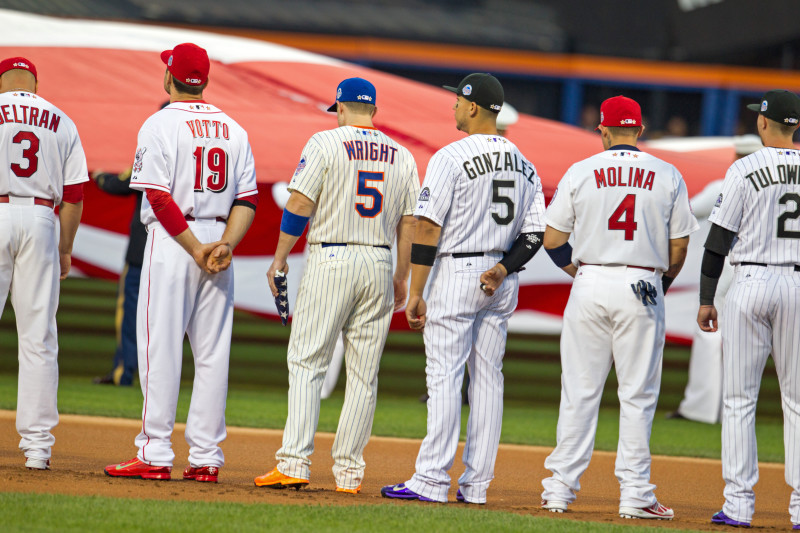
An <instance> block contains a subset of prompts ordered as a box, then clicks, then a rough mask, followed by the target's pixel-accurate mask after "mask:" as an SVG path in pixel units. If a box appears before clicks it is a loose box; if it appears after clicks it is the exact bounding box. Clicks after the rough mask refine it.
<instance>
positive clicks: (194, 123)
mask: <svg viewBox="0 0 800 533" xmlns="http://www.w3.org/2000/svg"><path fill="white" fill-rule="evenodd" d="M186 125H187V126H189V129H190V130H191V132H192V137H194V138H195V139H197V138H198V137H201V138H203V137H205V138H206V139H220V138H221V139H228V140H230V134H229V131H228V125H227V124H225V123H224V122H221V121H219V120H208V119H203V120H200V119H195V120H187V121H186ZM220 135H221V137H220Z"/></svg>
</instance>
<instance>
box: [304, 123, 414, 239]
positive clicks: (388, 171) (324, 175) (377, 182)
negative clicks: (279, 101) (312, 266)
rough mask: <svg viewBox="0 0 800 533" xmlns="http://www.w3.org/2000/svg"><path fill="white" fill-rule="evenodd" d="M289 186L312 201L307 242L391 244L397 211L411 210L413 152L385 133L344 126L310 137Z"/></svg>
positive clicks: (396, 220) (397, 217)
mask: <svg viewBox="0 0 800 533" xmlns="http://www.w3.org/2000/svg"><path fill="white" fill-rule="evenodd" d="M289 190H290V191H297V192H299V193H301V194H303V195H304V196H307V197H308V198H310V199H311V200H313V201H314V203H315V204H316V210H315V213H314V217H313V218H312V220H311V224H310V226H309V229H308V236H307V240H308V243H309V244H319V243H323V242H327V243H332V242H336V243H351V244H368V245H371V246H391V244H392V243H393V242H394V236H395V233H396V230H397V222H398V221H399V220H400V217H401V216H402V215H411V214H412V213H413V209H414V198H416V192H417V191H418V190H419V175H418V173H417V165H416V163H415V162H414V158H413V157H411V153H410V152H409V151H408V150H407V149H406V148H404V147H402V146H400V145H399V144H397V143H396V142H395V141H394V140H392V139H391V138H389V136H388V135H386V134H385V133H383V132H381V131H379V130H376V129H374V128H363V127H353V126H343V127H340V128H336V129H333V130H327V131H321V132H319V133H316V134H315V135H313V136H312V137H311V139H309V141H308V143H307V144H306V146H305V147H304V148H303V152H302V156H301V158H300V163H299V164H298V165H297V170H296V171H295V174H294V176H293V177H292V180H291V182H290V183H289ZM395 198H397V199H400V201H395V200H394V199H395ZM409 198H411V200H410V201H409ZM354 206H355V207H354ZM379 215H380V216H379Z"/></svg>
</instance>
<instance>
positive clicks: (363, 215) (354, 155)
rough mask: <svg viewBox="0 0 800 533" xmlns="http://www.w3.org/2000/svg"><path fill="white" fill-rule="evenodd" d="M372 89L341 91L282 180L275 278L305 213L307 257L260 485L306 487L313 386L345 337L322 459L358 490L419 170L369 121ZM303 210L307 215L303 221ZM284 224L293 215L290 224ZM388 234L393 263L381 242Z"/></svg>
mask: <svg viewBox="0 0 800 533" xmlns="http://www.w3.org/2000/svg"><path fill="white" fill-rule="evenodd" d="M375 97H376V95H375V88H374V87H373V86H372V84H371V83H369V82H368V81H366V80H363V79H361V78H350V79H347V80H344V81H343V82H342V83H340V84H339V87H338V90H337V99H336V103H334V105H333V106H331V107H330V108H329V111H335V112H336V113H337V119H338V124H339V127H338V128H336V129H333V130H328V131H323V132H319V133H316V134H314V135H313V136H312V137H311V139H310V140H309V141H308V143H307V144H306V146H305V147H304V148H303V152H302V156H301V159H300V164H299V165H298V167H297V170H296V172H295V175H294V177H293V178H292V180H291V182H290V183H289V190H290V191H291V196H290V197H289V200H288V201H287V203H286V207H285V209H284V216H283V222H282V223H281V234H280V238H279V242H278V247H277V249H276V251H275V260H274V261H273V263H272V265H271V266H270V269H269V271H268V273H267V276H268V278H269V282H270V288H271V289H272V293H273V295H277V288H276V286H275V283H274V276H275V273H276V272H278V271H279V270H280V271H283V272H286V271H287V269H288V265H287V264H286V258H287V256H288V254H289V251H290V250H291V248H292V246H294V244H295V243H296V242H297V239H298V237H299V236H300V235H301V234H302V231H303V229H304V227H305V224H306V221H307V220H308V218H307V217H309V216H311V223H310V228H309V231H308V236H307V240H308V243H309V255H308V261H307V263H306V268H305V271H304V272H303V277H302V280H301V282H300V286H299V288H298V292H297V304H296V308H295V311H294V317H293V324H292V332H291V336H290V338H289V348H288V354H287V364H288V366H289V412H288V416H287V418H286V426H285V429H284V432H283V445H282V446H281V448H280V449H279V450H278V452H277V453H276V454H275V457H276V459H277V460H278V465H277V466H276V467H275V469H273V470H272V471H270V472H268V473H266V474H265V475H263V476H259V477H257V478H256V479H255V484H256V485H257V486H262V487H271V488H285V487H286V486H292V487H296V488H299V487H301V486H303V485H306V484H308V482H309V481H308V480H309V476H310V465H311V460H310V456H311V454H312V453H313V451H314V434H315V432H316V429H317V423H318V421H319V409H320V391H321V388H322V383H323V380H324V378H325V373H326V371H327V368H328V365H329V364H330V360H331V356H332V353H333V349H334V345H335V343H336V340H337V338H338V337H339V334H340V333H342V334H343V338H344V347H345V353H344V358H345V368H346V373H347V385H346V389H345V398H344V405H343V406H342V413H341V416H340V418H339V426H338V428H337V430H336V438H335V439H334V442H333V449H332V450H331V455H332V456H333V460H334V465H333V475H334V478H335V479H336V486H337V491H340V492H350V493H355V492H358V491H359V490H360V488H361V481H362V479H363V477H364V469H365V466H366V465H365V463H364V458H363V451H364V447H365V446H366V444H367V441H368V440H369V436H370V432H371V430H372V421H373V415H374V413H375V402H376V400H377V398H376V394H377V388H378V365H379V363H380V359H381V354H382V352H383V346H384V343H385V342H386V335H387V334H388V330H389V323H390V321H391V316H392V310H393V309H394V310H395V311H396V310H398V309H399V308H400V307H402V305H403V304H404V303H405V299H406V290H407V289H406V284H407V280H408V273H409V254H410V250H411V235H410V232H412V231H413V227H414V223H415V222H414V218H413V217H412V216H411V215H412V213H413V210H414V201H415V200H416V196H417V193H418V191H419V175H418V173H417V166H416V163H415V162H414V159H413V157H412V156H411V153H410V152H409V151H408V150H407V149H405V148H404V147H402V146H400V145H399V144H397V143H396V142H395V141H394V140H392V139H391V138H390V137H389V136H387V135H386V134H384V133H382V132H380V131H379V130H377V129H375V128H374V127H373V126H372V117H373V116H374V114H375V111H376V108H375V106H374V103H375ZM312 215H313V216H312ZM292 220H300V221H301V223H300V225H299V226H295V225H293V224H294V223H292V222H291V221H292ZM395 235H396V236H397V246H398V251H397V267H396V269H395V273H394V276H393V275H392V253H391V246H392V244H393V242H394V241H395Z"/></svg>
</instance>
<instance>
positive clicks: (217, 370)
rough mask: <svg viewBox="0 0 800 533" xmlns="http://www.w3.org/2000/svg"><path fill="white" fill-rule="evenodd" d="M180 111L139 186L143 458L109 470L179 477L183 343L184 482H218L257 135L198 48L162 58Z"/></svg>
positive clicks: (142, 164) (144, 144) (137, 176)
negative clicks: (215, 88) (229, 108)
mask: <svg viewBox="0 0 800 533" xmlns="http://www.w3.org/2000/svg"><path fill="white" fill-rule="evenodd" d="M161 60H162V61H163V62H164V63H166V65H167V70H166V73H165V75H164V90H165V91H166V92H167V93H168V94H169V95H170V102H171V103H170V105H168V106H167V107H165V108H164V109H162V110H161V111H158V112H157V113H156V114H154V115H152V116H151V117H150V118H148V119H147V120H146V121H145V123H144V125H143V126H142V128H141V130H140V131H139V140H138V148H137V151H136V158H135V161H134V164H133V175H132V176H131V188H133V189H138V190H142V191H144V194H145V198H144V199H143V201H142V222H143V223H144V224H145V225H146V226H147V231H148V234H147V243H146V247H145V254H144V257H145V259H144V263H143V265H142V279H141V283H140V289H139V307H138V309H137V345H138V351H139V380H140V382H141V385H142V393H143V395H144V405H143V408H142V430H141V432H140V433H139V435H138V436H137V437H136V441H135V443H136V446H137V447H138V448H139V451H138V453H137V455H136V457H135V458H133V459H131V460H130V461H127V462H124V463H121V464H116V465H109V466H107V467H106V468H105V473H106V474H108V475H109V476H115V477H134V478H142V479H161V480H168V479H170V472H171V470H172V463H173V460H174V458H175V454H174V452H173V451H172V444H171V441H170V439H171V436H172V428H173V426H174V424H175V408H176V406H177V401H178V390H179V388H180V372H181V362H182V359H183V338H184V335H185V334H188V337H189V342H190V344H191V346H192V352H193V354H194V361H195V377H194V387H193V391H192V401H191V404H190V407H189V415H188V418H187V420H186V442H187V443H188V444H189V466H188V467H187V468H186V470H185V471H184V472H183V478H184V479H191V480H196V481H203V482H216V481H217V479H218V475H219V468H220V467H221V466H222V465H223V463H224V456H223V453H222V450H221V449H220V447H219V444H220V442H222V441H223V440H224V439H225V436H226V431H225V397H226V394H227V389H228V359H229V356H230V342H231V326H232V320H233V273H232V270H230V269H229V268H228V267H229V266H230V262H231V259H232V253H233V249H234V248H235V247H236V245H237V244H238V243H239V241H240V240H241V239H242V237H244V235H245V233H246V232H247V229H248V228H249V227H250V224H251V222H252V221H253V217H254V215H255V208H256V205H257V201H258V197H257V189H256V176H255V170H254V163H253V155H252V153H251V151H250V145H249V143H248V140H247V133H246V132H245V131H244V130H243V129H242V128H241V126H239V124H237V123H236V122H235V121H234V120H233V119H231V118H230V117H229V116H228V115H226V114H225V113H223V112H222V111H220V110H219V109H218V108H216V107H214V106H213V105H211V104H208V103H206V102H205V101H204V100H203V89H205V87H206V85H207V83H208V72H209V60H208V55H207V53H206V51H205V50H204V49H202V48H200V47H199V46H197V45H195V44H191V43H184V44H179V45H178V46H176V47H175V48H174V49H173V50H166V51H164V52H162V53H161Z"/></svg>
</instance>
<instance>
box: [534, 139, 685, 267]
mask: <svg viewBox="0 0 800 533" xmlns="http://www.w3.org/2000/svg"><path fill="white" fill-rule="evenodd" d="M612 148H613V149H611V150H606V151H604V152H601V153H599V154H596V155H593V156H592V157H590V158H588V159H584V160H583V161H579V162H577V163H575V164H574V165H572V166H571V167H570V168H569V170H567V173H566V174H565V175H564V177H563V178H562V179H561V182H559V184H558V189H556V194H554V195H553V199H552V201H551V202H550V205H549V206H548V207H547V225H548V226H551V227H553V228H555V229H557V230H559V231H563V232H565V233H574V236H575V244H574V249H573V252H572V260H573V262H579V261H580V262H583V263H589V264H597V265H613V264H617V265H635V266H643V267H651V268H655V269H656V270H661V271H665V270H667V267H668V263H669V239H677V238H681V237H686V236H687V235H689V234H691V233H692V232H694V231H697V230H698V229H699V227H700V226H699V225H698V223H697V219H695V217H694V215H693V214H692V212H691V208H690V207H689V194H688V192H687V190H686V183H684V181H683V178H682V177H681V175H680V173H679V172H678V169H676V168H675V167H674V166H672V165H670V164H669V163H667V162H665V161H662V160H660V159H658V158H657V157H655V156H652V155H650V154H648V153H645V152H641V151H639V150H637V149H636V148H635V147H627V146H624V147H612Z"/></svg>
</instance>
